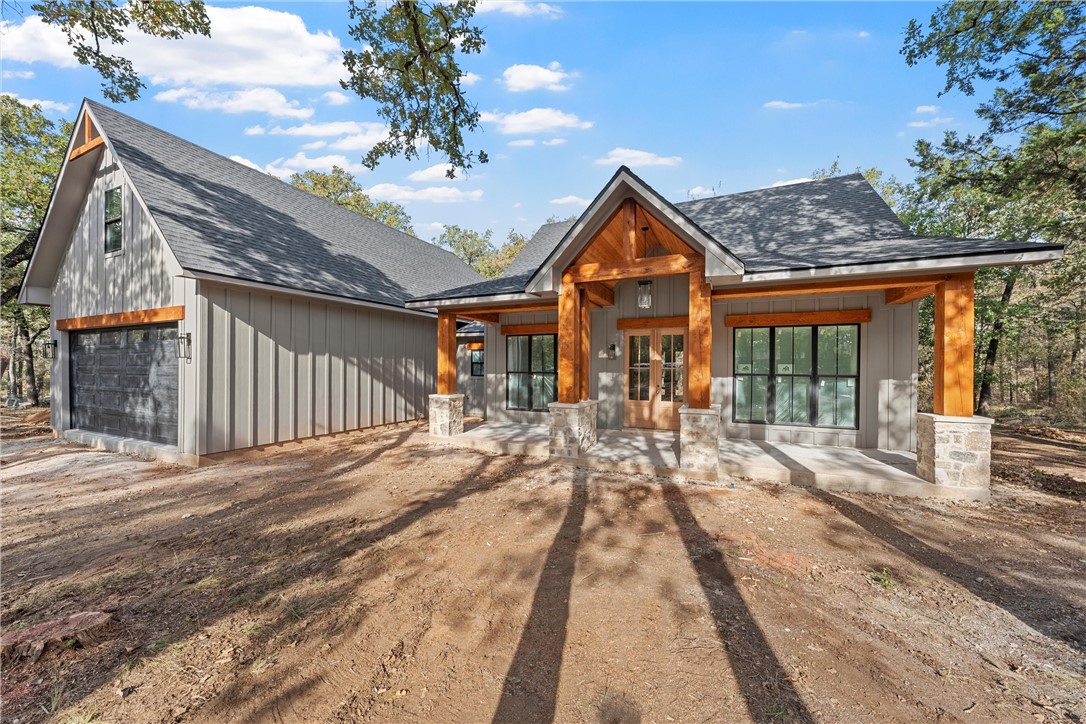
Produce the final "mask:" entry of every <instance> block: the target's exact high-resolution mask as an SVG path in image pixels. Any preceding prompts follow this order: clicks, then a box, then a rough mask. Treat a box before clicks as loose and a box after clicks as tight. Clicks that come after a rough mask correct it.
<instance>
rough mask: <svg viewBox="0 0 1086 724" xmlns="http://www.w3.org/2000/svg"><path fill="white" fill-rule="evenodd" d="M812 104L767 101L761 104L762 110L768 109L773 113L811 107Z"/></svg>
mask: <svg viewBox="0 0 1086 724" xmlns="http://www.w3.org/2000/svg"><path fill="white" fill-rule="evenodd" d="M813 105H814V103H794V102H792V101H767V102H766V103H763V104H762V108H769V109H770V110H774V111H792V110H795V109H797V108H807V107H809V106H813Z"/></svg>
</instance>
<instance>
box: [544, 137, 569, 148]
mask: <svg viewBox="0 0 1086 724" xmlns="http://www.w3.org/2000/svg"><path fill="white" fill-rule="evenodd" d="M565 142H566V139H564V138H552V139H550V140H548V141H544V142H543V145H544V146H561V145H562V144H563V143H565Z"/></svg>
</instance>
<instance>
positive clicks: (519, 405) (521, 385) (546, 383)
mask: <svg viewBox="0 0 1086 724" xmlns="http://www.w3.org/2000/svg"><path fill="white" fill-rule="evenodd" d="M505 371H506V386H505V389H506V402H505V406H506V408H507V409H509V410H534V411H546V409H547V405H548V403H551V402H554V401H555V400H556V399H557V390H558V335H556V334H530V335H529V334H523V335H512V336H509V337H506V338H505Z"/></svg>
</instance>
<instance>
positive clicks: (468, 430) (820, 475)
mask: <svg viewBox="0 0 1086 724" xmlns="http://www.w3.org/2000/svg"><path fill="white" fill-rule="evenodd" d="M550 433H551V431H550V425H549V424H547V425H544V424H536V425H526V424H521V423H513V422H481V423H475V424H470V425H467V426H466V427H465V429H464V432H463V433H461V434H459V435H455V436H452V437H450V438H446V439H445V441H446V442H447V443H448V444H450V445H455V446H457V447H465V448H470V449H474V450H482V451H485V452H493V453H501V454H504V455H528V456H533V457H544V458H545V457H549V456H550ZM679 450H680V448H679V433H678V432H676V431H672V430H600V431H599V435H598V439H597V443H596V445H595V446H593V447H592V448H590V449H588V450H587V451H585V452H584V454H582V455H580V456H578V457H575V458H568V457H560V458H555V460H557V461H560V462H563V463H566V464H570V465H574V466H577V467H584V468H590V469H597V470H608V471H612V472H614V471H618V472H624V473H628V474H635V475H653V476H663V477H673V476H681V477H684V478H688V479H694V480H708V481H712V480H715V481H716V482H717V483H718V484H719V485H722V486H727V485H729V484H734V482H735V481H736V480H738V479H753V480H770V481H774V482H781V483H789V484H792V485H800V486H804V487H811V488H819V489H822V490H834V491H848V492H861V493H879V494H885V495H901V496H910V497H923V498H928V497H940V498H947V499H957V500H978V501H985V500H988V490H987V489H986V488H980V487H951V486H944V485H934V484H932V483H930V482H928V481H927V480H925V479H924V478H922V477H920V475H919V474H918V473H917V467H916V455H915V454H913V453H909V452H901V451H896V450H877V449H862V448H848V447H829V446H821V445H798V444H792V443H782V442H768V441H765V440H729V439H723V438H721V439H719V440H718V442H717V458H716V465H715V468H714V469H713V470H712V471H711V473H706V472H701V473H698V472H692V471H683V470H682V468H681V466H680V460H679Z"/></svg>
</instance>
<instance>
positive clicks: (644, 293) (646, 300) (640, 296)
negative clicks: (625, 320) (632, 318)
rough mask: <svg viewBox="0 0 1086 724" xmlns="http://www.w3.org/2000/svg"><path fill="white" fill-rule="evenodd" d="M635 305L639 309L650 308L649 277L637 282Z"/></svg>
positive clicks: (650, 283) (650, 290) (650, 291)
mask: <svg viewBox="0 0 1086 724" xmlns="http://www.w3.org/2000/svg"><path fill="white" fill-rule="evenodd" d="M637 306H638V308H639V309H652V281H651V280H649V279H642V280H641V281H639V282H638V283H637Z"/></svg>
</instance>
